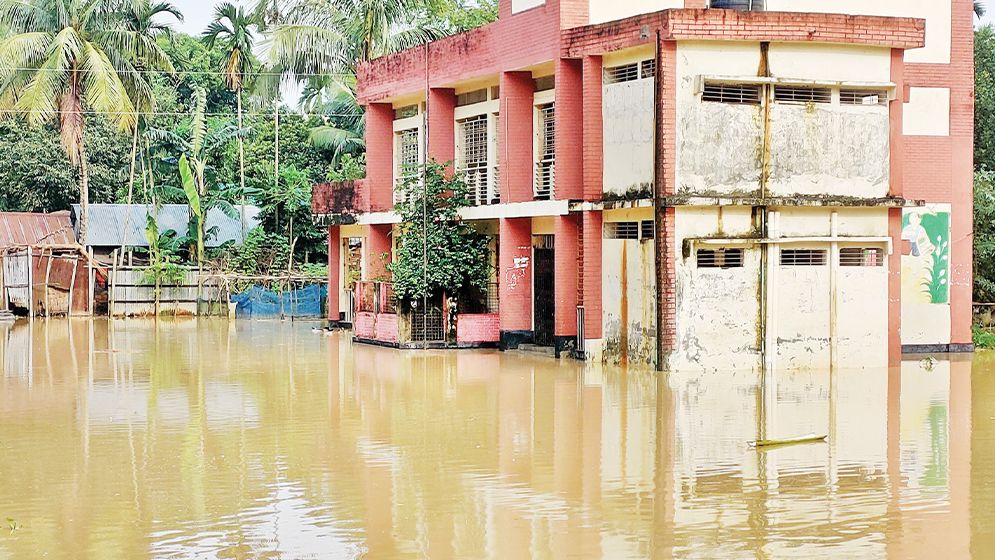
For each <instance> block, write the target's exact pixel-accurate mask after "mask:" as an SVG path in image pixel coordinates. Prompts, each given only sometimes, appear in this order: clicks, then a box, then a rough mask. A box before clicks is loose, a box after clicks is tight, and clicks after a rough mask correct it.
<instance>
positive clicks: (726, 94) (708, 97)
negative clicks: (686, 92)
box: [701, 83, 760, 105]
mask: <svg viewBox="0 0 995 560" xmlns="http://www.w3.org/2000/svg"><path fill="white" fill-rule="evenodd" d="M701 99H702V101H711V102H714V103H739V104H746V105H759V104H760V85H759V84H716V83H706V84H705V89H704V90H703V91H702V93H701Z"/></svg>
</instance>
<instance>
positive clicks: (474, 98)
mask: <svg viewBox="0 0 995 560" xmlns="http://www.w3.org/2000/svg"><path fill="white" fill-rule="evenodd" d="M484 101H487V88H484V89H477V90H473V91H468V92H466V93H461V94H459V95H457V96H456V106H457V107H463V106H465V105H473V104H474V103H483V102H484Z"/></svg>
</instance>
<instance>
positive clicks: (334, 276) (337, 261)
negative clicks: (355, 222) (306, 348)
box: [328, 226, 342, 326]
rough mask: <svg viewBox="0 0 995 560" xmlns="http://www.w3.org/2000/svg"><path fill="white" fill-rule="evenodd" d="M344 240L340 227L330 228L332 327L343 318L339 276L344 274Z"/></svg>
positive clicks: (329, 286) (329, 278)
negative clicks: (340, 235) (340, 307)
mask: <svg viewBox="0 0 995 560" xmlns="http://www.w3.org/2000/svg"><path fill="white" fill-rule="evenodd" d="M341 268H342V239H341V238H340V237H339V226H328V321H329V325H330V326H336V325H337V324H338V322H339V320H340V319H342V316H341V315H340V313H339V312H340V309H339V297H340V296H341V295H342V286H340V285H339V276H340V275H341V274H342V270H341Z"/></svg>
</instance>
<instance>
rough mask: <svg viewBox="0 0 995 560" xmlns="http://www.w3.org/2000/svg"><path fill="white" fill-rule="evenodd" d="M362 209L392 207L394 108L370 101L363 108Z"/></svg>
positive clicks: (386, 104)
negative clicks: (363, 167)
mask: <svg viewBox="0 0 995 560" xmlns="http://www.w3.org/2000/svg"><path fill="white" fill-rule="evenodd" d="M365 194H366V200H365V201H364V202H365V208H367V209H369V210H371V211H373V212H377V211H383V210H390V209H391V208H393V206H394V108H393V106H391V105H390V104H389V103H370V104H369V105H368V106H367V108H366V191H365Z"/></svg>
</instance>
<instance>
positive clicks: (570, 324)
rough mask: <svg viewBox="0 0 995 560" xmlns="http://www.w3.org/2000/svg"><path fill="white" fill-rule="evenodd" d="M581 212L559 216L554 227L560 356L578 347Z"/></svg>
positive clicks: (555, 304)
mask: <svg viewBox="0 0 995 560" xmlns="http://www.w3.org/2000/svg"><path fill="white" fill-rule="evenodd" d="M579 217H580V216H579V215H578V214H568V215H566V216H557V217H556V218H555V220H556V223H555V226H554V230H553V233H554V236H553V248H554V259H555V260H554V265H553V266H554V276H555V278H556V288H555V297H554V302H553V309H554V313H553V335H554V338H555V344H554V347H555V348H556V355H557V357H559V355H560V352H562V351H563V350H568V351H572V350H573V348H576V346H575V343H576V339H577V261H578V260H579V259H580V251H579V249H580V247H579V246H578V243H577V241H578V239H577V236H578V221H579Z"/></svg>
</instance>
